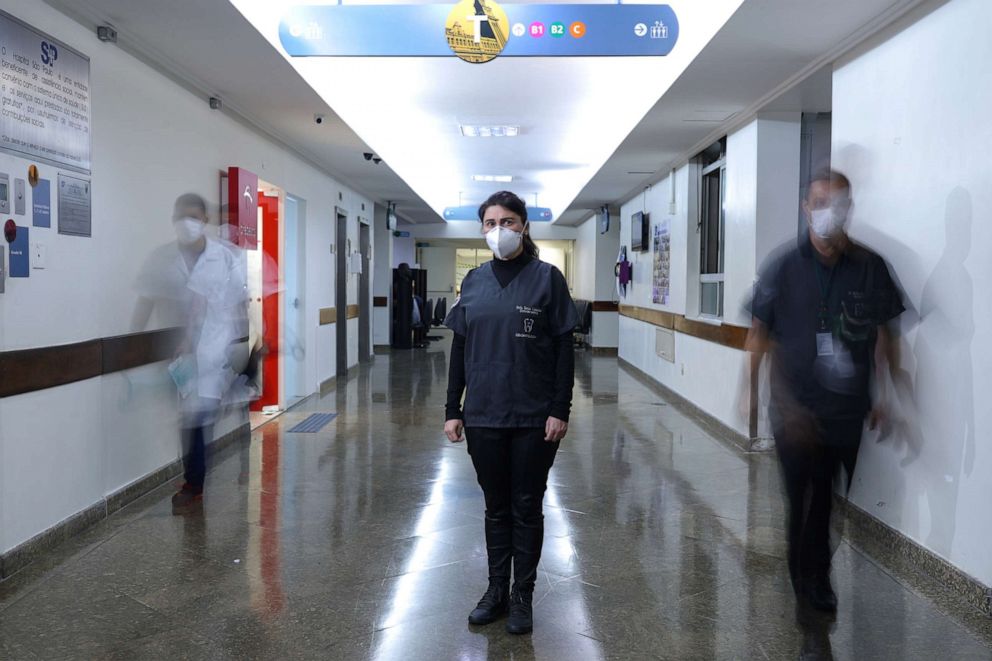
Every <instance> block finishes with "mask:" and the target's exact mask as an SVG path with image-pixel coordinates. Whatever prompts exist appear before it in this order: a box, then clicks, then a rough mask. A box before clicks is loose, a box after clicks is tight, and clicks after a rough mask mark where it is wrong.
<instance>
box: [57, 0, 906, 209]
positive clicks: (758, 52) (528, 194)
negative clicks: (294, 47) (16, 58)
mask: <svg viewBox="0 0 992 661" xmlns="http://www.w3.org/2000/svg"><path fill="white" fill-rule="evenodd" d="M47 2H49V4H51V5H53V6H55V7H57V8H58V9H60V10H61V11H64V12H65V13H67V14H69V15H71V16H74V17H75V18H77V20H80V21H81V22H83V23H84V24H88V25H91V26H93V27H94V28H95V26H96V25H101V24H104V23H109V24H111V25H113V26H114V27H115V28H116V29H117V30H118V33H119V44H118V46H119V47H122V48H125V49H127V50H128V51H130V52H132V53H134V54H135V55H137V56H138V57H140V58H141V59H143V60H145V61H146V62H148V63H149V64H151V65H152V66H154V67H156V68H158V69H159V70H162V71H164V72H166V73H167V74H168V75H170V76H171V77H173V78H174V79H176V80H178V81H179V82H181V83H182V84H184V85H185V86H187V87H189V88H190V89H192V90H193V91H195V92H197V93H200V94H203V95H204V99H205V101H206V97H207V96H218V97H220V98H221V99H222V100H223V102H224V108H225V112H229V113H231V114H233V115H234V116H236V117H238V118H239V119H241V120H242V121H246V122H248V123H249V124H251V125H253V126H254V127H255V128H257V129H259V130H261V131H263V132H264V133H266V134H268V135H269V136H271V137H272V138H273V139H274V140H276V141H278V142H280V143H283V144H285V145H287V146H288V147H289V148H290V149H293V150H294V151H296V152H297V153H298V154H300V155H301V156H302V157H304V158H305V159H307V160H308V161H310V162H311V163H313V164H315V165H317V166H318V167H320V168H321V169H323V170H325V171H327V172H328V173H329V174H331V175H332V176H334V177H336V178H338V179H339V180H341V181H342V182H343V183H345V184H347V185H349V186H352V187H354V188H355V189H357V190H359V191H361V192H362V193H364V194H366V195H368V196H370V197H372V198H373V199H375V200H376V201H377V202H381V203H384V202H386V201H395V202H397V211H398V213H399V215H400V216H401V217H402V218H404V219H406V220H408V221H410V222H414V223H425V222H443V221H442V220H441V218H440V216H439V213H440V212H441V211H442V209H443V208H444V207H445V206H455V205H458V204H459V203H463V204H475V203H478V202H479V201H481V199H483V198H484V197H485V196H486V195H487V194H488V193H489V192H491V191H493V190H495V188H494V187H497V186H498V187H505V188H508V189H510V190H514V191H516V192H518V193H520V194H521V195H522V196H523V197H524V198H525V200H526V201H527V203H528V204H531V205H533V204H535V202H536V203H537V204H538V205H539V206H545V207H551V209H552V211H553V212H554V214H555V216H556V219H557V220H556V222H558V223H561V224H566V225H574V224H577V223H578V222H581V221H583V220H585V219H586V218H587V217H589V215H590V214H591V212H592V211H593V210H594V209H595V208H597V207H599V206H600V205H602V204H604V203H616V202H621V201H624V200H626V199H628V198H630V197H631V196H632V195H634V194H636V193H637V192H639V191H641V190H642V189H643V188H644V187H645V186H647V185H650V184H651V183H653V182H655V181H657V180H658V179H659V178H660V177H661V176H663V175H664V173H665V172H667V170H668V168H669V167H671V166H672V165H674V164H676V163H677V162H679V161H680V160H682V161H684V159H685V158H686V157H687V156H688V155H690V154H691V153H692V152H693V151H694V150H697V149H698V148H700V147H701V146H703V145H705V144H706V142H707V141H711V140H712V139H715V138H716V137H719V135H720V134H721V133H722V132H725V131H726V130H727V129H728V128H732V127H733V126H734V125H735V124H736V123H739V122H741V121H742V120H745V119H747V118H749V117H751V116H753V115H754V114H755V113H756V112H758V111H761V110H765V109H766V108H767V107H769V106H768V104H769V102H771V101H773V100H775V99H777V100H776V101H775V106H774V107H775V109H776V110H827V109H829V107H827V108H823V107H816V106H822V105H824V98H823V97H825V96H826V95H825V94H824V92H823V85H827V86H828V85H829V76H824V75H823V72H822V68H823V65H824V64H827V63H829V62H830V61H831V60H832V59H833V58H834V57H836V56H837V54H839V53H841V52H843V50H846V49H847V48H849V47H850V46H851V45H853V44H855V43H857V42H858V41H860V40H862V39H863V38H865V37H866V36H867V35H870V34H872V33H873V32H875V31H877V30H878V29H880V28H881V27H883V26H884V25H886V24H888V23H890V22H891V21H893V20H895V19H896V18H897V17H898V16H900V15H902V14H903V13H904V12H905V11H907V10H908V9H910V8H911V7H912V6H914V5H915V4H918V2H919V0H831V2H823V1H822V0H746V1H745V0H706V1H705V2H700V1H699V0H669V1H668V4H669V5H671V6H672V8H673V9H674V10H675V12H676V14H677V15H678V17H679V22H680V31H681V33H680V37H679V41H678V43H677V44H676V47H675V50H673V52H672V53H671V54H670V55H668V56H667V57H662V58H612V57H606V58H497V59H496V60H494V61H492V62H489V63H487V64H468V63H466V62H462V61H461V60H459V59H457V58H455V57H454V56H452V57H450V58H295V59H291V58H289V57H288V56H286V55H285V52H284V51H283V49H282V47H281V45H280V44H279V40H278V33H277V30H278V24H279V19H280V18H281V16H282V13H283V12H284V10H285V9H286V8H288V7H290V6H291V5H292V4H294V3H283V2H278V1H272V0H230V2H229V1H228V0H170V2H157V1H153V0H47ZM572 2H573V3H574V2H575V0H572ZM313 4H337V3H336V2H327V3H313ZM348 4H359V3H358V2H355V1H354V0H350V1H349V2H348ZM361 4H385V3H382V2H378V1H376V0H372V1H370V2H361ZM389 4H398V3H397V2H390V3H389ZM404 4H410V3H404ZM503 4H507V5H508V4H511V3H503ZM544 4H550V3H547V2H546V3H544ZM610 4H612V3H610ZM107 47H112V46H110V45H107ZM818 71H819V72H820V73H819V75H818V76H817V77H814V78H811V79H810V80H819V81H820V82H821V84H820V85H819V86H818V88H816V89H811V90H808V91H809V92H811V93H812V96H810V94H802V93H796V92H795V90H793V91H792V92H791V93H790V94H789V95H787V96H781V95H782V93H783V92H786V91H788V90H790V88H792V87H793V86H794V85H796V84H797V83H799V82H801V81H803V80H804V79H806V78H807V77H808V76H810V75H811V74H813V73H815V72H818ZM806 87H807V88H809V87H811V85H810V83H807V85H806ZM779 97H780V98H779ZM817 97H819V98H817ZM315 114H324V115H326V118H325V120H324V122H323V123H322V124H320V125H317V124H316V123H315V122H314V115H315ZM460 124H511V125H517V126H520V127H521V129H520V131H521V135H520V136H518V137H516V138H502V139H491V138H490V139H486V138H466V137H463V136H462V135H461V132H460V130H459V125H460ZM363 152H373V153H375V154H377V155H378V156H380V157H381V158H382V159H383V163H381V164H379V165H376V164H375V163H374V162H371V161H366V160H365V159H364V158H363V157H362V153H363ZM474 174H490V175H492V174H496V175H502V174H509V175H512V176H513V177H514V180H513V182H512V183H509V184H491V183H479V182H474V181H473V180H472V175H474ZM263 177H264V173H263ZM274 183H278V184H280V185H285V186H287V187H288V188H290V189H291V182H274Z"/></svg>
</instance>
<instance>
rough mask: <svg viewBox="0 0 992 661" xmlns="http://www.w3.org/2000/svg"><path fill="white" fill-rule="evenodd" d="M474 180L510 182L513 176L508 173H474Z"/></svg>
mask: <svg viewBox="0 0 992 661" xmlns="http://www.w3.org/2000/svg"><path fill="white" fill-rule="evenodd" d="M472 180H473V181H487V182H488V181H495V182H499V183H501V184H508V183H510V182H511V181H513V177H512V176H511V175H508V174H473V175H472Z"/></svg>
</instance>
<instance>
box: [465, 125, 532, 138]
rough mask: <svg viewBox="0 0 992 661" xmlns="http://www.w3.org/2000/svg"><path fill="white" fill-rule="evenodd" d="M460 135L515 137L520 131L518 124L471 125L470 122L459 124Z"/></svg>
mask: <svg viewBox="0 0 992 661" xmlns="http://www.w3.org/2000/svg"><path fill="white" fill-rule="evenodd" d="M460 128H461V130H462V135H463V136H465V137H466V138H515V137H517V134H518V133H519V132H520V127H519V126H507V125H503V124H501V125H497V126H473V125H470V124H462V125H460Z"/></svg>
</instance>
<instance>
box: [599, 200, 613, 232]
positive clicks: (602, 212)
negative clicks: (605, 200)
mask: <svg viewBox="0 0 992 661" xmlns="http://www.w3.org/2000/svg"><path fill="white" fill-rule="evenodd" d="M609 231H610V208H609V207H607V206H603V207H600V209H599V233H600V234H606V233H607V232H609Z"/></svg>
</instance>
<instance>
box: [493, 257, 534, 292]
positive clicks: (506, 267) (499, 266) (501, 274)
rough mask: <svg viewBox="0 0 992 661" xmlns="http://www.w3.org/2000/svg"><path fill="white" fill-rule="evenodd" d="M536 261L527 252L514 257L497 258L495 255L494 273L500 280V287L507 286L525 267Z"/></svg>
mask: <svg viewBox="0 0 992 661" xmlns="http://www.w3.org/2000/svg"><path fill="white" fill-rule="evenodd" d="M532 261H534V258H533V257H531V256H530V255H528V254H527V253H526V252H522V253H520V254H519V255H517V256H516V257H514V258H513V259H505V260H504V259H496V257H493V274H495V275H496V279H497V280H498V281H499V286H500V287H506V286H507V285H508V284H510V283H511V282H512V281H513V279H514V278H515V277H517V276H518V275H519V274H520V272H521V271H523V270H524V267H525V266H527V265H528V264H530V263H531V262H532Z"/></svg>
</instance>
